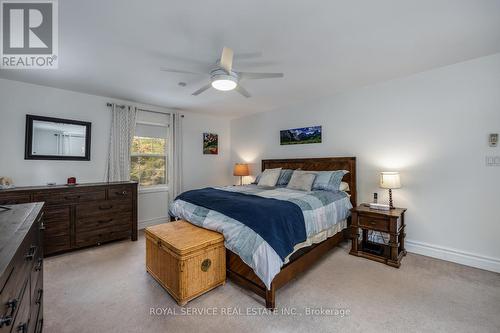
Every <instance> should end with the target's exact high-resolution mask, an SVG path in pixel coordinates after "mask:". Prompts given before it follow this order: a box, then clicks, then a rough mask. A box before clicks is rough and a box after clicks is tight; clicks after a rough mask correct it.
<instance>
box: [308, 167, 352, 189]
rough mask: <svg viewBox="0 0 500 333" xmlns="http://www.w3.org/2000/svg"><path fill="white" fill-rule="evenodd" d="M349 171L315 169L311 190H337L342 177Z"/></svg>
mask: <svg viewBox="0 0 500 333" xmlns="http://www.w3.org/2000/svg"><path fill="white" fill-rule="evenodd" d="M348 172H349V171H346V170H335V171H316V172H315V173H316V174H317V177H316V180H315V181H314V184H313V187H312V189H313V190H324V191H339V190H340V183H341V182H342V178H343V177H344V175H345V174H346V173H348Z"/></svg>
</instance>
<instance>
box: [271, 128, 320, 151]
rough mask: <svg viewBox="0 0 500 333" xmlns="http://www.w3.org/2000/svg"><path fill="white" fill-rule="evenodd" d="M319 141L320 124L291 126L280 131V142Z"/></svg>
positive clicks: (303, 142) (299, 143)
mask: <svg viewBox="0 0 500 333" xmlns="http://www.w3.org/2000/svg"><path fill="white" fill-rule="evenodd" d="M306 143H321V126H312V127H301V128H291V129H287V130H282V131H280V144H281V145H282V146H283V145H301V144H306Z"/></svg>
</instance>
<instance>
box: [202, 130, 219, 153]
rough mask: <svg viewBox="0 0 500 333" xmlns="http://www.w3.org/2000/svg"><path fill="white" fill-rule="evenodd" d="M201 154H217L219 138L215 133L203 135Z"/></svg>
mask: <svg viewBox="0 0 500 333" xmlns="http://www.w3.org/2000/svg"><path fill="white" fill-rule="evenodd" d="M203 154H205V155H218V154H219V136H218V135H217V134H215V133H203Z"/></svg>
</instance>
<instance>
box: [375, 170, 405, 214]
mask: <svg viewBox="0 0 500 333" xmlns="http://www.w3.org/2000/svg"><path fill="white" fill-rule="evenodd" d="M400 187H401V179H400V177H399V172H381V173H380V188H387V189H389V208H390V209H394V205H393V203H392V189H394V188H400Z"/></svg>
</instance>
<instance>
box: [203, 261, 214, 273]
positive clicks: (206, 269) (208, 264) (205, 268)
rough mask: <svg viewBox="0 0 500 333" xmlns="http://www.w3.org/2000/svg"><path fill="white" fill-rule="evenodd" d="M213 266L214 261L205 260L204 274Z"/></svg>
mask: <svg viewBox="0 0 500 333" xmlns="http://www.w3.org/2000/svg"><path fill="white" fill-rule="evenodd" d="M211 265H212V260H210V259H205V260H203V262H202V263H201V270H202V271H203V272H206V271H208V269H209V268H210V266H211Z"/></svg>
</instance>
